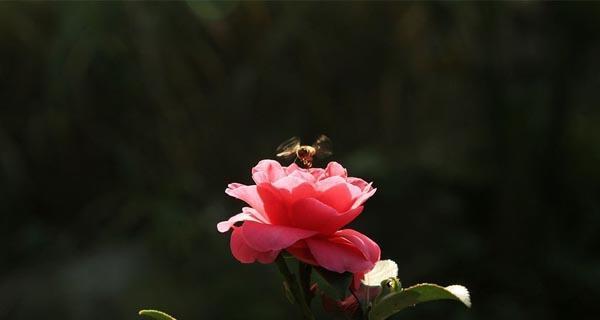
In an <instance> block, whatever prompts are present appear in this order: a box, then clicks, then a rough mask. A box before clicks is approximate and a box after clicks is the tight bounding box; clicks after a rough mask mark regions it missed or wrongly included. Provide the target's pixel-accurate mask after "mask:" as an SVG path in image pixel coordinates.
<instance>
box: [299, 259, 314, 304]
mask: <svg viewBox="0 0 600 320" xmlns="http://www.w3.org/2000/svg"><path fill="white" fill-rule="evenodd" d="M311 273H312V267H311V266H310V265H309V264H306V263H304V262H301V261H298V275H299V277H300V287H301V288H302V292H303V293H304V299H305V300H306V304H308V305H309V306H310V302H311V301H312V298H313V294H312V292H310V276H311Z"/></svg>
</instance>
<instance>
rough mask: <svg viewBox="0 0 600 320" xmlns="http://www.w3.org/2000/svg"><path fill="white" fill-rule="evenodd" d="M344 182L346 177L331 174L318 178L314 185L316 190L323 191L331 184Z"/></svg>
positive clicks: (330, 186) (331, 185)
mask: <svg viewBox="0 0 600 320" xmlns="http://www.w3.org/2000/svg"><path fill="white" fill-rule="evenodd" d="M345 183H346V179H344V178H342V177H339V176H333V177H329V178H325V179H322V180H319V181H317V183H316V184H315V185H316V187H317V190H318V191H321V192H323V191H325V190H327V189H330V188H332V187H333V186H336V185H338V184H345Z"/></svg>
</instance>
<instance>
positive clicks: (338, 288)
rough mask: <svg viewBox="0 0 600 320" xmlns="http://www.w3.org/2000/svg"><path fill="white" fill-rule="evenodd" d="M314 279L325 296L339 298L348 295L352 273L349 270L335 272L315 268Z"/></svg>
mask: <svg viewBox="0 0 600 320" xmlns="http://www.w3.org/2000/svg"><path fill="white" fill-rule="evenodd" d="M315 270H316V271H317V272H313V275H314V280H315V282H316V283H317V285H318V286H319V289H320V290H321V291H323V292H324V293H325V294H326V295H327V296H329V297H331V298H333V299H335V300H341V299H344V298H346V297H347V296H348V294H349V292H348V289H349V288H350V283H351V282H352V274H351V273H349V272H345V273H337V272H333V271H329V270H325V269H323V268H315Z"/></svg>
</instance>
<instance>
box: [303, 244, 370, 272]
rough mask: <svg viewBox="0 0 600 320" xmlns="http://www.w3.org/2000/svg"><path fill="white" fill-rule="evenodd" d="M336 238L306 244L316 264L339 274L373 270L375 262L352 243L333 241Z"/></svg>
mask: <svg viewBox="0 0 600 320" xmlns="http://www.w3.org/2000/svg"><path fill="white" fill-rule="evenodd" d="M334 239H335V238H333V239H331V238H311V239H307V240H306V243H307V245H308V248H309V249H310V252H311V253H312V255H313V257H314V258H315V260H316V262H317V263H318V264H319V265H320V266H322V267H323V268H325V269H327V270H331V271H335V272H339V273H343V272H346V271H348V272H352V273H356V272H363V271H364V270H368V269H371V268H373V262H371V261H369V260H368V259H366V258H365V256H364V255H363V254H362V253H361V252H360V251H359V250H358V249H357V248H356V247H354V246H353V245H352V244H351V243H349V242H338V241H331V240H334Z"/></svg>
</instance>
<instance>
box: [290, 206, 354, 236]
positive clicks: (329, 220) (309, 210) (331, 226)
mask: <svg viewBox="0 0 600 320" xmlns="http://www.w3.org/2000/svg"><path fill="white" fill-rule="evenodd" d="M362 209H363V207H358V208H354V209H350V210H348V211H346V212H343V213H338V212H337V210H335V209H334V208H332V207H330V206H328V205H326V204H324V203H323V202H321V201H319V200H317V199H315V198H304V199H300V200H298V201H296V202H295V203H294V204H293V205H292V211H291V215H290V220H291V223H292V225H293V226H295V227H298V228H302V229H308V230H316V231H319V232H320V233H322V234H331V233H334V232H336V231H337V230H339V229H340V228H342V227H343V226H345V225H347V224H348V223H350V222H352V220H354V219H355V218H356V217H357V216H358V215H359V214H360V213H361V212H362Z"/></svg>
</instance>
